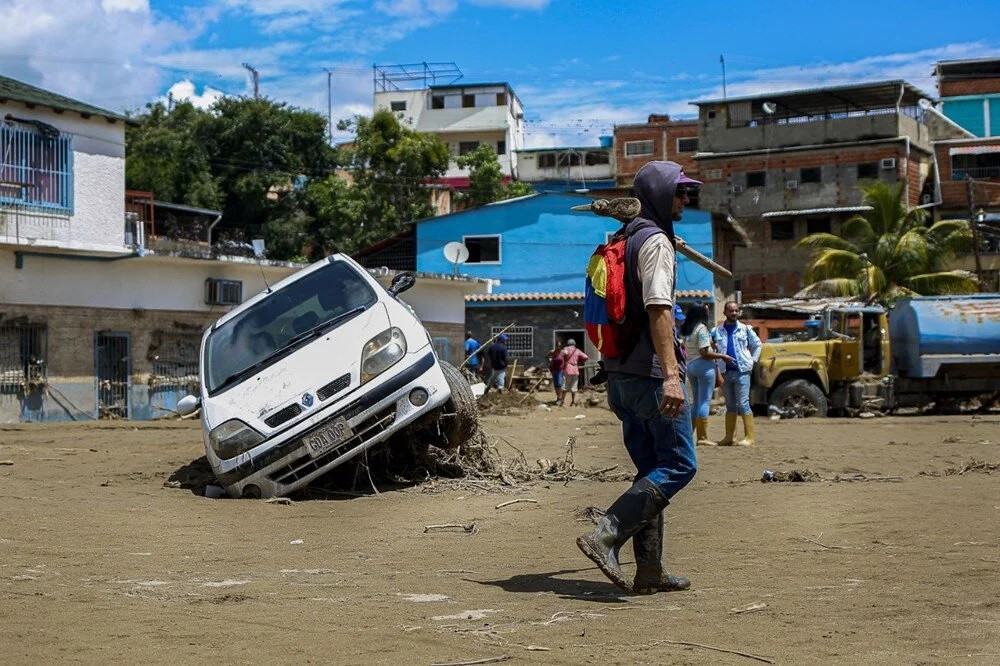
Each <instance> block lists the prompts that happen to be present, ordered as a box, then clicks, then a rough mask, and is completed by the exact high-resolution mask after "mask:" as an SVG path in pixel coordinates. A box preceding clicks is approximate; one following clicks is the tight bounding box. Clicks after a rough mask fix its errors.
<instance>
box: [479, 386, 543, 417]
mask: <svg viewBox="0 0 1000 666" xmlns="http://www.w3.org/2000/svg"><path fill="white" fill-rule="evenodd" d="M525 397H526V395H525V394H524V393H521V392H520V391H504V392H503V393H500V392H499V391H497V390H495V389H494V390H491V391H490V392H489V393H487V394H486V395H484V396H483V397H482V398H480V399H479V401H478V405H479V413H480V414H486V415H489V416H509V415H511V414H523V413H524V412H526V411H528V410H529V409H534V408H535V404H534V402H532V401H530V400H525V399H524V398H525Z"/></svg>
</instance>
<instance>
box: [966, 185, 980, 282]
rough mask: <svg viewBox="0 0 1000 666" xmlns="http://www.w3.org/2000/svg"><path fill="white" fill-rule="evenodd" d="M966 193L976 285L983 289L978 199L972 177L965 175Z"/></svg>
mask: <svg viewBox="0 0 1000 666" xmlns="http://www.w3.org/2000/svg"><path fill="white" fill-rule="evenodd" d="M965 191H966V193H967V194H968V196H969V226H970V227H972V256H973V257H975V259H976V283H977V284H978V285H979V289H980V291H982V289H983V262H982V259H980V257H979V246H980V244H981V243H980V241H979V223H978V222H976V199H975V195H974V194H973V191H972V176H971V175H969V174H966V175H965Z"/></svg>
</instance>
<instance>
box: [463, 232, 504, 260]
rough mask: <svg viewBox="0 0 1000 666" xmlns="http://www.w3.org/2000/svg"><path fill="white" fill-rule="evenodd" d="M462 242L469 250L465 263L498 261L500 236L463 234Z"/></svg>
mask: <svg viewBox="0 0 1000 666" xmlns="http://www.w3.org/2000/svg"><path fill="white" fill-rule="evenodd" d="M462 243H463V244H464V245H465V247H466V248H468V250H469V259H468V260H467V261H466V262H465V263H467V264H499V263H500V236H464V237H463V238H462Z"/></svg>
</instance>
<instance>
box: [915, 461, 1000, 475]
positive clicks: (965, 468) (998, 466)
mask: <svg viewBox="0 0 1000 666" xmlns="http://www.w3.org/2000/svg"><path fill="white" fill-rule="evenodd" d="M996 471H1000V463H988V462H986V461H985V460H975V459H973V460H970V461H969V462H963V463H962V464H961V465H959V466H958V467H948V468H946V469H944V470H931V471H925V472H921V473H920V476H961V475H963V474H967V473H969V472H979V473H981V474H992V473H993V472H996Z"/></svg>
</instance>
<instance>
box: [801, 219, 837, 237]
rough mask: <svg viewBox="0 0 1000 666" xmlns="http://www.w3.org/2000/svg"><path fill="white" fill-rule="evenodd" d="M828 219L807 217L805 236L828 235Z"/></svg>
mask: <svg viewBox="0 0 1000 666" xmlns="http://www.w3.org/2000/svg"><path fill="white" fill-rule="evenodd" d="M830 229H831V226H830V218H828V217H808V218H806V233H807V234H828V233H830Z"/></svg>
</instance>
